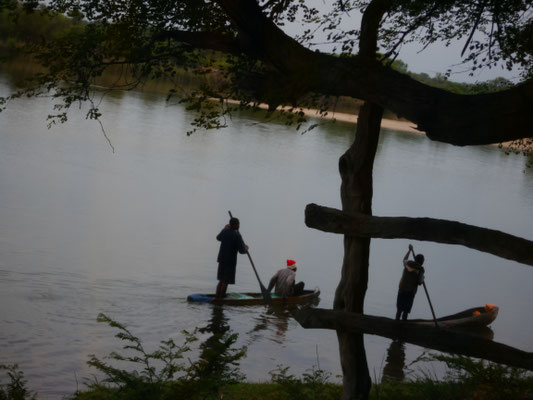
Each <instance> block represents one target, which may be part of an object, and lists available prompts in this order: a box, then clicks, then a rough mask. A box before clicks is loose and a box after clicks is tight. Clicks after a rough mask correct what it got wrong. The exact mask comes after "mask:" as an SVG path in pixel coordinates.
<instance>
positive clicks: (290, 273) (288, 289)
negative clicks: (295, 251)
mask: <svg viewBox="0 0 533 400" xmlns="http://www.w3.org/2000/svg"><path fill="white" fill-rule="evenodd" d="M296 269H297V266H296V261H294V260H287V268H282V269H280V270H279V271H278V272H276V274H275V275H274V276H273V277H272V279H270V283H269V284H268V289H267V290H268V291H269V292H270V291H271V290H272V289H273V288H274V287H275V290H274V293H276V294H277V295H278V296H281V297H290V296H299V295H300V294H302V293H303V291H304V286H305V284H304V283H303V282H299V283H295V282H296Z"/></svg>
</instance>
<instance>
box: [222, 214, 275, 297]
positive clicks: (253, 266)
mask: <svg viewBox="0 0 533 400" xmlns="http://www.w3.org/2000/svg"><path fill="white" fill-rule="evenodd" d="M228 213H229V217H230V218H233V215H231V211H228ZM246 254H248V259H249V260H250V264H252V268H253V269H254V272H255V276H256V278H257V281H258V282H259V287H260V288H261V294H262V295H263V299H264V300H265V305H269V304H270V303H272V296H270V292H269V291H268V290H267V289H266V288H265V287H264V286H263V283H262V282H261V279H260V278H259V275H258V274H257V270H256V269H255V265H254V262H253V261H252V256H250V252H249V251H248V250H246Z"/></svg>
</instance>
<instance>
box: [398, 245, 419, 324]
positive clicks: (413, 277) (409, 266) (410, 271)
mask: <svg viewBox="0 0 533 400" xmlns="http://www.w3.org/2000/svg"><path fill="white" fill-rule="evenodd" d="M411 252H413V255H414V251H413V246H412V245H409V251H408V252H407V254H406V255H405V257H404V258H403V273H402V279H401V280H400V285H399V288H398V297H397V299H396V310H397V311H396V320H399V319H400V317H401V319H402V320H403V321H405V320H407V315H408V314H409V313H410V312H411V308H412V307H413V300H414V299H415V294H416V290H417V289H418V286H419V285H421V284H422V283H423V282H424V267H422V264H424V256H423V255H422V254H417V255H416V256H415V260H414V261H411V260H408V258H409V253H411Z"/></svg>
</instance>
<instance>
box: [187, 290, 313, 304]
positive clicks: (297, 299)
mask: <svg viewBox="0 0 533 400" xmlns="http://www.w3.org/2000/svg"><path fill="white" fill-rule="evenodd" d="M319 296H320V290H319V289H318V288H316V289H315V290H304V291H303V293H302V294H301V295H300V296H291V297H280V296H278V295H277V294H274V293H272V294H271V297H272V305H282V304H301V303H310V302H312V301H314V300H317V299H318V297H319ZM187 301H189V302H195V303H211V304H228V305H234V306H240V305H242V306H254V305H263V304H265V301H264V299H263V295H262V294H261V293H227V294H226V297H224V298H223V299H216V298H215V295H214V294H203V293H195V294H191V295H189V296H187Z"/></svg>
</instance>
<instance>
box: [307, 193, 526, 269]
mask: <svg viewBox="0 0 533 400" xmlns="http://www.w3.org/2000/svg"><path fill="white" fill-rule="evenodd" d="M305 224H306V225H307V226H308V227H310V228H315V229H319V230H321V231H324V232H332V233H340V234H345V235H353V236H359V237H370V238H379V239H400V238H402V239H412V240H422V241H430V242H437V243H446V244H460V245H463V246H466V247H469V248H471V249H475V250H479V251H482V252H485V253H490V254H493V255H496V256H498V257H502V258H506V259H508V260H513V261H517V262H520V263H523V264H528V265H533V241H530V240H526V239H523V238H520V237H517V236H513V235H510V234H507V233H504V232H501V231H497V230H493V229H487V228H481V227H477V226H473V225H468V224H464V223H461V222H456V221H448V220H442V219H434V218H409V217H376V216H371V215H365V214H349V213H346V212H343V211H340V210H336V209H334V208H329V207H322V206H319V205H316V204H308V205H307V207H306V208H305Z"/></svg>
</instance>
